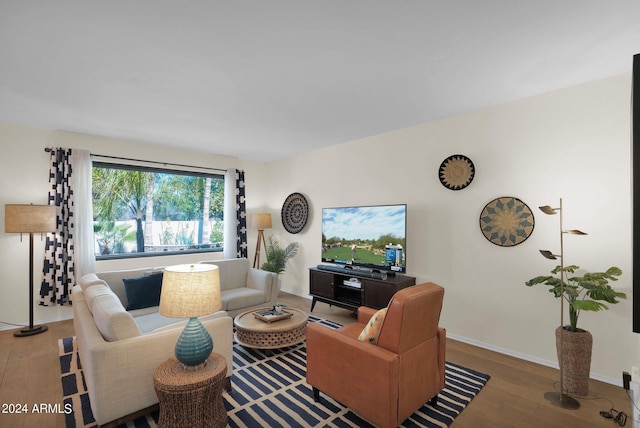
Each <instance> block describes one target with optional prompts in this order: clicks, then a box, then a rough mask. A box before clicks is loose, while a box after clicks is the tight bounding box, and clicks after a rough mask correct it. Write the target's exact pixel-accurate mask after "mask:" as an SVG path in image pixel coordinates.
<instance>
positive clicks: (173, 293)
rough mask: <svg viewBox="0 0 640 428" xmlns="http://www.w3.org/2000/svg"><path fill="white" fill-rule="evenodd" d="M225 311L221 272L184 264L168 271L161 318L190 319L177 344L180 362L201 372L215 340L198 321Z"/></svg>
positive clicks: (207, 266) (164, 278) (166, 272)
mask: <svg viewBox="0 0 640 428" xmlns="http://www.w3.org/2000/svg"><path fill="white" fill-rule="evenodd" d="M221 307H222V303H221V299H220V272H219V270H218V266H216V265H210V264H184V265H176V266H169V267H167V268H165V270H164V275H163V277H162V292H161V294H160V314H161V315H164V316H167V317H171V318H189V321H187V325H186V326H185V327H184V330H182V333H181V334H180V337H179V338H178V342H177V343H176V348H175V354H176V359H177V360H178V361H180V362H181V363H182V364H183V365H184V366H185V367H186V368H190V369H193V370H197V369H198V368H201V366H202V365H203V364H205V363H206V361H207V358H208V357H209V355H210V354H211V351H213V339H212V338H211V335H210V334H209V332H208V331H207V329H206V328H205V327H204V326H203V325H202V323H201V322H200V321H199V320H198V317H199V316H202V315H207V314H210V313H212V312H215V311H217V310H219V309H220V308H221Z"/></svg>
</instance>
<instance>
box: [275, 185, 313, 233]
mask: <svg viewBox="0 0 640 428" xmlns="http://www.w3.org/2000/svg"><path fill="white" fill-rule="evenodd" d="M281 214H282V225H283V226H284V228H285V229H286V231H287V232H289V233H298V232H300V231H301V230H302V229H304V226H305V225H306V224H307V218H308V217H309V204H308V203H307V200H306V199H305V197H304V196H303V195H302V194H300V193H292V194H290V195H289V196H287V199H285V200H284V204H282V212H281Z"/></svg>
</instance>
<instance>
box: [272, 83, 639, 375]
mask: <svg viewBox="0 0 640 428" xmlns="http://www.w3.org/2000/svg"><path fill="white" fill-rule="evenodd" d="M630 79H631V76H630V75H623V76H619V77H615V78H611V79H606V80H602V81H597V82H592V83H589V84H586V85H582V86H578V87H573V88H568V89H564V90H561V91H557V92H553V93H549V94H546V95H542V96H537V97H534V98H529V99H524V100H520V101H517V102H513V103H509V104H505V105H500V106H496V107H493V108H487V109H483V110H480V111H474V112H471V113H468V114H464V115H460V116H457V117H452V118H448V119H446V120H441V121H438V122H434V123H428V124H423V125H419V126H416V127H412V128H408V129H402V130H398V131H394V132H390V133H387V134H384V135H377V136H373V137H371V138H365V139H362V140H359V141H354V142H350V143H346V144H341V145H338V146H334V147H330V148H326V149H322V150H317V151H314V152H312V153H306V154H303V155H300V156H295V157H292V158H289V159H285V160H282V161H278V162H274V163H272V164H271V165H270V174H269V176H270V180H271V182H270V183H271V184H270V187H271V189H273V191H272V193H271V194H272V198H271V203H270V206H269V209H270V210H271V211H272V212H273V213H274V214H279V209H280V207H281V203H282V201H283V200H284V198H285V197H286V196H287V195H288V194H289V193H291V192H301V193H303V194H305V195H306V196H307V198H308V199H309V202H310V206H311V215H310V219H309V223H308V225H307V227H306V228H305V229H304V230H303V232H301V233H299V234H298V235H288V234H286V232H284V231H282V227H281V225H280V230H279V231H273V233H280V234H281V235H282V236H283V240H285V239H286V241H285V242H290V241H292V240H296V241H299V242H300V243H301V244H302V248H303V252H302V254H301V255H300V256H299V257H298V258H296V259H295V262H294V265H293V266H292V268H291V269H290V271H288V272H287V273H285V275H284V278H283V287H284V288H285V289H287V290H290V291H292V292H294V293H298V294H306V293H308V271H307V268H308V267H309V266H315V265H317V264H318V263H319V262H320V242H321V241H320V240H321V224H320V223H321V210H322V208H323V207H332V206H349V205H358V204H367V205H369V204H390V203H407V204H408V216H409V218H408V234H407V249H406V254H407V270H408V274H409V275H412V276H416V277H417V278H418V281H420V282H422V281H434V282H436V283H438V284H441V285H442V286H444V287H445V289H446V294H445V305H444V310H443V314H442V325H443V326H444V327H446V328H447V330H448V332H449V334H450V335H452V336H456V337H459V338H463V339H465V340H468V341H470V342H473V343H479V344H481V345H483V346H487V347H490V348H493V349H498V350H502V351H504V352H508V353H511V354H513V355H518V356H522V357H525V358H527V359H530V360H534V361H538V362H542V363H545V364H555V363H554V361H556V358H555V344H554V337H553V331H554V328H555V327H556V326H557V325H558V323H559V316H560V315H559V308H560V306H559V303H560V302H559V300H556V299H553V298H552V296H551V295H550V294H549V293H548V292H547V290H546V289H543V288H537V289H530V288H528V287H526V286H525V285H524V282H525V281H526V280H528V279H530V278H532V277H534V276H537V275H542V274H547V273H548V272H549V271H550V270H551V269H552V268H553V267H554V266H555V263H554V262H552V261H549V260H546V259H544V258H543V257H542V256H541V255H540V254H539V253H538V250H539V249H550V250H552V251H554V252H559V224H558V217H557V216H554V217H552V216H546V215H544V214H543V213H542V212H540V211H539V210H538V208H537V207H538V206H540V205H547V204H549V205H552V206H554V207H555V206H558V203H559V198H561V197H562V198H563V202H564V211H565V212H564V220H565V227H566V228H577V229H582V230H584V231H586V232H588V233H589V235H588V236H584V237H578V236H567V237H566V239H565V259H566V260H565V262H567V263H570V264H577V265H580V266H581V267H583V268H585V269H588V270H592V271H593V270H603V269H606V268H608V267H609V266H611V265H617V266H619V267H620V268H621V269H622V270H623V272H624V275H623V277H622V279H621V280H620V281H618V282H617V283H616V284H615V285H616V288H618V289H620V290H621V291H624V292H626V293H627V294H628V295H629V297H628V299H627V300H626V301H623V302H622V303H620V304H618V305H615V306H612V307H611V309H610V310H609V311H608V312H600V313H593V312H588V313H584V312H583V313H582V314H581V317H580V320H579V325H581V326H582V327H583V328H585V329H588V330H590V331H591V332H592V333H593V335H594V342H595V344H594V353H593V362H592V373H593V374H594V375H595V376H596V377H598V378H600V379H604V380H608V381H611V382H617V383H620V379H621V371H622V370H630V367H631V366H632V365H637V364H638V361H639V357H638V337H637V335H634V334H632V333H631V310H632V305H631V238H630V236H631V199H630V195H631V193H630V192H631V189H630V178H631V175H630V174H631V173H630ZM456 153H461V154H465V155H467V156H469V157H470V158H471V159H472V160H473V162H474V164H475V166H476V177H475V179H474V181H473V182H472V184H471V185H470V186H469V187H468V188H466V189H464V190H461V191H451V190H448V189H446V188H444V187H443V186H442V185H441V184H440V182H439V180H438V167H439V165H440V163H441V162H442V161H443V160H444V159H445V158H446V157H448V156H449V155H452V154H456ZM500 196H515V197H518V198H520V199H521V200H523V201H524V202H525V203H526V204H528V205H529V207H530V208H531V209H532V210H533V211H534V215H535V221H536V224H535V229H534V232H533V234H532V235H531V237H530V238H529V239H528V240H527V241H525V242H524V243H522V244H520V245H518V246H515V247H509V248H507V247H499V246H496V245H494V244H492V243H490V242H489V241H487V240H486V239H485V238H484V236H483V235H482V234H481V232H480V229H479V214H480V212H481V211H482V209H483V207H484V206H485V205H486V204H487V203H488V202H489V201H491V200H492V199H494V198H497V197H500ZM274 223H276V222H274ZM277 223H278V224H279V222H277Z"/></svg>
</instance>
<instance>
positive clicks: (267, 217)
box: [251, 213, 271, 269]
mask: <svg viewBox="0 0 640 428" xmlns="http://www.w3.org/2000/svg"><path fill="white" fill-rule="evenodd" d="M251 227H252V228H253V229H258V242H257V243H256V255H255V256H254V257H253V267H254V268H256V269H260V244H261V243H262V245H263V246H264V251H265V252H266V251H267V244H266V243H265V242H264V230H265V229H271V214H267V213H261V214H251Z"/></svg>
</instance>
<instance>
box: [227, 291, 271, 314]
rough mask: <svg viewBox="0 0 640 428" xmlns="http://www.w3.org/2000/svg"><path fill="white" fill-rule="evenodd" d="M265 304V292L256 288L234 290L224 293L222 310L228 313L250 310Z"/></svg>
mask: <svg viewBox="0 0 640 428" xmlns="http://www.w3.org/2000/svg"><path fill="white" fill-rule="evenodd" d="M264 303H265V299H264V291H262V290H256V289H255V288H247V287H243V288H234V289H233V290H226V291H224V292H223V293H222V309H223V310H226V311H233V310H235V309H241V308H249V307H251V306H257V305H262V304H264Z"/></svg>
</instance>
